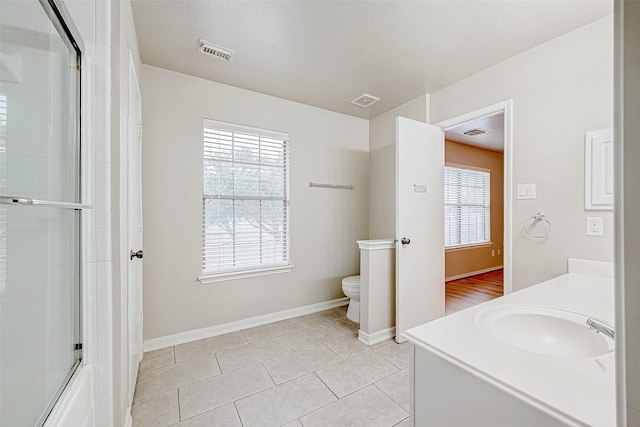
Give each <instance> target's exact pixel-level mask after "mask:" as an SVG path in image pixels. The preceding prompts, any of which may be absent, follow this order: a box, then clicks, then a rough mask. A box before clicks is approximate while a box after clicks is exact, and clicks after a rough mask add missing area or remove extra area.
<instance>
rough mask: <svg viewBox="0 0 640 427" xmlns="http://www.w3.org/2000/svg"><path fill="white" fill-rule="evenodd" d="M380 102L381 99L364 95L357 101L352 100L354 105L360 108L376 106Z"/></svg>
mask: <svg viewBox="0 0 640 427" xmlns="http://www.w3.org/2000/svg"><path fill="white" fill-rule="evenodd" d="M378 101H380V98H377V97H375V96H372V95H368V94H366V93H363V94H362V95H360V96H359V97H357V98H356V99H353V100H351V103H352V104H353V105H357V106H358V107H368V106H369V105H371V104H374V103H376V102H378Z"/></svg>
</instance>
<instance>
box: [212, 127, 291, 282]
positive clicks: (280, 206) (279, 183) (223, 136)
mask: <svg viewBox="0 0 640 427" xmlns="http://www.w3.org/2000/svg"><path fill="white" fill-rule="evenodd" d="M288 145H289V135H288V134H285V133H280V132H273V131H268V130H262V129H253V128H248V127H244V126H238V125H233V124H230V123H223V122H215V121H212V120H205V121H204V193H203V196H202V211H203V221H202V271H203V274H204V275H208V274H210V275H215V274H219V273H227V272H241V271H248V270H258V269H264V268H271V267H278V266H286V265H288V264H289V148H288Z"/></svg>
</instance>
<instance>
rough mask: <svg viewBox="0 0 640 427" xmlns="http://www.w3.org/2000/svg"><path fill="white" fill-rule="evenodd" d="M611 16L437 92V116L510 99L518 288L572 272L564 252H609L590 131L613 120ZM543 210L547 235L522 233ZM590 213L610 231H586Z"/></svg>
mask: <svg viewBox="0 0 640 427" xmlns="http://www.w3.org/2000/svg"><path fill="white" fill-rule="evenodd" d="M612 43H613V20H612V17H611V16H609V17H606V18H603V19H600V20H598V21H596V22H594V23H592V24H589V25H586V26H584V27H581V28H579V29H577V30H575V31H573V32H570V33H568V34H565V35H563V36H561V37H558V38H556V39H554V40H551V41H549V42H547V43H545V44H542V45H540V46H537V47H535V48H533V49H530V50H528V51H526V52H524V53H521V54H519V55H517V56H515V57H513V58H511V59H508V60H507V61H504V62H502V63H500V64H498V65H495V66H493V67H491V68H488V69H486V70H484V71H482V72H479V73H477V74H475V75H473V76H471V77H469V78H467V79H465V80H462V81H460V82H458V83H455V84H453V85H451V86H449V87H447V88H445V89H442V90H440V91H437V92H435V93H432V94H431V106H430V109H431V120H430V122H431V123H438V122H440V121H443V120H445V119H449V118H452V117H456V116H459V115H461V114H464V113H467V112H471V111H474V110H478V109H480V108H482V107H485V106H489V105H492V104H495V103H498V102H501V101H504V100H507V99H513V111H514V112H513V116H514V122H513V182H514V187H515V186H516V185H517V184H524V183H535V184H536V188H537V199H535V200H516V197H515V188H514V189H512V190H513V193H512V194H513V199H514V206H513V229H512V233H513V260H514V262H513V284H514V290H518V289H522V288H524V287H527V286H530V285H532V284H535V283H539V282H541V281H543V280H546V279H549V278H551V277H554V276H557V275H559V274H563V273H565V272H566V271H567V258H568V257H574V258H585V259H593V260H598V261H609V262H610V261H612V260H613V214H612V212H611V211H585V210H584V134H585V132H588V131H592V130H597V129H603V128H608V127H611V126H612V124H613V46H612ZM538 211H541V212H544V213H545V214H546V216H547V218H548V219H549V221H551V224H552V226H553V229H552V232H551V236H550V237H549V238H548V239H547V240H532V239H530V238H527V237H526V235H525V234H524V233H523V232H522V225H523V223H524V221H525V219H526V218H528V217H530V216H531V215H534V214H535V213H536V212H538ZM587 216H603V217H604V237H587V236H585V221H586V217H587Z"/></svg>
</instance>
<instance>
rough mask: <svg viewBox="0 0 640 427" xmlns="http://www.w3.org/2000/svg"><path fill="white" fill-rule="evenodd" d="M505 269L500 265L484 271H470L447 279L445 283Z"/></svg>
mask: <svg viewBox="0 0 640 427" xmlns="http://www.w3.org/2000/svg"><path fill="white" fill-rule="evenodd" d="M503 268H504V266H503V265H498V266H496V267H489V268H484V269H482V270H476V271H470V272H468V273H464V274H458V275H457V276H451V277H445V278H444V281H445V282H450V281H452V280H458V279H464V278H465V277H471V276H477V275H478V274H483V273H489V272H491V271H496V270H502V269H503Z"/></svg>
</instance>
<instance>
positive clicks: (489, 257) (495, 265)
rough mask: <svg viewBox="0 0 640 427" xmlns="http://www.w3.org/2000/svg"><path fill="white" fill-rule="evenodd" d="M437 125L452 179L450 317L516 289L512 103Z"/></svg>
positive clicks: (447, 256) (448, 202) (449, 201)
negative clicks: (512, 221) (441, 132)
mask: <svg viewBox="0 0 640 427" xmlns="http://www.w3.org/2000/svg"><path fill="white" fill-rule="evenodd" d="M436 126H439V127H440V128H441V129H442V130H443V131H444V133H445V141H446V142H445V153H446V154H445V170H446V173H445V176H448V177H449V181H448V183H446V184H445V185H446V186H445V188H446V189H447V194H449V196H450V197H448V198H447V197H445V212H446V213H445V217H446V218H445V230H446V231H445V280H446V282H445V288H446V291H447V292H446V299H447V303H446V314H451V313H452V312H455V311H458V310H460V309H463V308H466V307H469V306H471V305H475V304H479V303H481V302H484V301H486V300H489V299H492V298H496V297H498V296H501V295H506V294H508V293H511V292H512V290H513V284H512V239H511V212H512V209H511V188H512V101H511V100H509V101H504V102H501V103H499V104H495V105H491V106H488V107H485V108H482V109H479V110H476V111H473V112H471V113H467V114H464V115H461V116H458V117H454V118H452V119H449V120H445V121H443V122H440V123H437V124H436ZM445 181H447V178H445ZM469 194H471V195H472V197H470V198H469ZM500 205H502V206H500ZM472 277H473V279H472ZM485 279H486V280H485ZM500 285H501V286H500ZM500 288H501V289H500Z"/></svg>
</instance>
